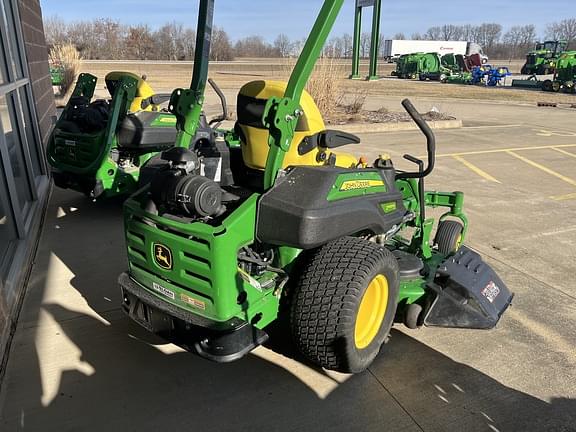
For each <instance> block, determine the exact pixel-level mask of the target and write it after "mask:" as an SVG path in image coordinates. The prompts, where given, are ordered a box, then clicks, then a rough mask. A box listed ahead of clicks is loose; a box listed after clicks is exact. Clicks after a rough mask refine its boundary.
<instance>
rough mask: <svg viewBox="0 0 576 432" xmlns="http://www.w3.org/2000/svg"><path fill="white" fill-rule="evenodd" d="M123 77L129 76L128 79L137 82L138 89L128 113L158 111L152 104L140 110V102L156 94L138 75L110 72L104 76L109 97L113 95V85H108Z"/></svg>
mask: <svg viewBox="0 0 576 432" xmlns="http://www.w3.org/2000/svg"><path fill="white" fill-rule="evenodd" d="M125 76H129V77H132V78H134V79H136V80H138V88H137V90H136V97H135V98H134V100H133V101H132V103H131V104H130V109H129V111H128V112H131V113H134V112H138V111H158V106H157V105H153V104H149V105H148V106H147V107H146V108H145V109H142V102H143V101H144V100H145V99H148V98H149V97H150V96H154V95H155V94H156V92H155V91H154V90H152V87H150V84H148V83H147V82H146V81H145V80H144V78H142V77H141V76H140V75H137V74H135V73H132V72H122V71H114V72H110V73H109V74H108V75H106V78H105V80H106V85H107V86H108V90H109V91H110V92H111V94H110V96H112V97H114V95H113V94H112V93H113V85H111V84H110V83H113V82H115V81H118V80H120V79H121V78H122V77H125Z"/></svg>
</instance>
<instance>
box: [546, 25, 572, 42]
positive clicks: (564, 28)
mask: <svg viewBox="0 0 576 432" xmlns="http://www.w3.org/2000/svg"><path fill="white" fill-rule="evenodd" d="M546 37H548V38H550V39H554V40H565V41H566V42H568V46H569V47H572V45H573V44H574V42H576V18H568V19H565V20H562V21H559V22H556V23H552V24H548V26H547V27H546Z"/></svg>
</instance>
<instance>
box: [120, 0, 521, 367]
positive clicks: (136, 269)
mask: <svg viewBox="0 0 576 432" xmlns="http://www.w3.org/2000/svg"><path fill="white" fill-rule="evenodd" d="M343 1H344V0H326V1H325V2H324V4H323V6H322V9H321V11H320V14H319V17H318V19H317V21H316V23H315V25H314V28H313V29H312V32H311V35H310V37H309V39H308V41H307V43H306V45H305V47H304V50H303V52H302V55H301V56H300V58H299V60H298V62H297V64H296V66H295V69H294V71H293V73H292V75H291V77H290V80H289V82H288V83H287V84H286V83H279V82H275V81H255V82H251V83H248V84H246V85H245V86H244V87H243V88H242V89H241V90H240V93H239V95H238V103H237V114H238V120H237V122H236V125H235V127H234V129H233V130H231V131H228V132H227V133H226V134H224V136H222V137H220V138H219V139H218V140H217V142H216V143H215V144H214V148H213V147H211V146H208V147H201V146H200V147H194V146H193V147H192V148H191V149H190V150H189V149H188V148H189V146H188V144H189V143H190V142H191V140H192V137H193V136H194V135H195V133H196V128H197V126H198V124H199V118H200V102H201V100H202V97H203V92H204V88H205V83H206V73H207V67H208V54H209V45H210V32H211V28H212V15H213V8H214V0H201V1H200V13H199V23H198V31H197V38H198V39H197V41H196V43H197V46H196V53H197V57H196V60H195V70H194V75H193V79H192V84H191V88H190V89H179V90H175V91H174V93H173V94H172V99H171V101H170V107H171V111H172V112H173V113H174V114H175V116H176V118H177V125H178V136H177V139H176V146H175V147H174V148H173V149H171V150H168V151H165V152H163V153H162V161H163V164H158V165H157V166H156V172H155V173H154V174H153V176H152V181H151V182H150V183H149V184H148V185H147V186H144V187H143V188H141V189H140V190H138V191H137V192H136V193H135V194H134V195H132V196H131V197H130V198H129V199H128V200H127V201H126V202H125V204H124V222H125V234H126V244H127V252H128V259H129V269H128V271H127V272H125V273H123V274H122V275H121V276H120V277H119V283H120V286H121V293H122V307H123V310H124V311H125V312H126V313H127V314H128V315H129V316H130V317H131V318H132V319H133V320H134V321H136V322H137V323H139V324H140V325H142V326H143V327H145V328H146V329H148V330H149V331H151V332H154V333H157V334H160V335H163V336H164V337H166V339H168V340H171V341H175V342H176V343H178V344H180V345H181V346H183V347H185V348H187V349H188V350H190V351H192V352H195V353H197V354H199V355H200V356H202V357H205V358H207V359H211V360H214V361H218V362H227V361H232V360H235V359H238V358H240V357H242V356H243V355H245V354H246V353H248V352H249V351H251V350H252V349H254V348H255V347H257V346H258V345H261V344H263V343H264V342H265V341H266V340H267V338H268V333H267V332H269V329H270V324H272V323H274V322H277V323H278V324H284V323H285V324H287V326H288V328H289V329H290V330H291V334H292V336H293V340H294V342H295V344H296V346H297V347H298V348H299V350H300V351H301V352H302V353H303V354H305V355H306V356H307V357H308V358H309V359H310V360H312V361H313V362H315V363H316V364H318V365H320V366H322V367H325V368H328V369H334V370H339V371H344V372H360V371H362V370H364V369H366V368H367V367H368V366H369V365H370V364H371V362H372V361H373V360H374V358H375V356H376V355H377V354H378V352H379V351H380V348H381V346H382V345H383V343H384V341H385V339H386V337H387V335H388V333H389V331H390V328H391V326H392V325H393V323H394V322H401V323H404V324H405V325H407V326H408V327H410V328H417V327H420V326H422V325H427V326H442V327H458V328H474V329H489V328H492V327H494V326H495V325H496V323H497V322H498V320H499V318H500V316H501V315H502V314H503V313H504V311H505V310H506V308H507V307H508V305H509V304H510V302H511V300H512V294H511V293H510V291H509V290H508V289H507V287H506V286H505V284H504V283H503V282H502V280H501V279H500V278H499V277H498V276H497V275H496V273H495V272H494V270H492V268H491V267H490V266H489V265H487V264H486V263H485V262H484V261H483V260H482V258H481V257H480V255H478V254H477V253H476V252H474V251H472V250H471V249H469V248H468V247H466V246H464V245H463V244H462V243H463V241H464V240H465V238H466V232H467V226H468V224H467V219H466V217H465V215H464V213H463V208H462V205H463V194H462V192H431V191H426V190H425V189H424V179H425V177H426V176H428V175H429V174H430V173H431V172H432V170H433V168H434V162H435V139H434V135H433V134H432V131H431V130H430V128H429V127H428V126H427V124H426V122H425V121H424V120H423V119H422V117H420V115H419V114H418V112H417V111H416V109H415V108H414V107H413V106H412V104H411V103H410V102H409V101H408V100H406V101H404V102H403V105H404V108H405V109H406V110H407V111H408V113H409V114H410V115H411V116H412V118H413V119H414V121H415V122H416V124H417V125H418V126H419V127H420V129H421V130H422V132H423V133H424V135H425V136H426V139H427V148H428V155H427V161H426V162H424V161H422V160H419V159H417V158H416V157H414V156H410V155H406V156H405V158H406V159H407V160H409V161H411V162H413V163H414V164H416V166H418V169H417V170H415V171H414V172H406V171H400V170H397V169H395V168H394V166H393V164H392V162H391V160H390V159H389V158H387V157H380V158H378V159H377V160H376V161H374V163H373V164H370V165H369V164H366V163H364V161H363V160H362V159H361V160H358V159H356V158H354V157H352V156H350V155H345V154H341V153H337V152H335V151H334V150H335V149H336V148H337V147H339V146H342V145H344V144H355V143H359V141H360V140H359V139H358V138H357V137H355V136H353V135H350V134H347V133H344V132H339V131H333V130H326V128H325V126H324V123H323V120H322V116H321V114H320V112H319V111H318V108H317V107H316V105H315V104H314V101H313V100H312V98H311V97H310V95H309V94H308V93H306V91H305V90H304V87H305V84H306V82H307V80H308V79H309V77H310V75H311V72H312V70H313V68H314V65H315V63H316V61H317V59H318V57H319V55H320V53H321V50H322V47H323V45H324V43H325V41H326V38H327V36H328V34H329V31H330V29H331V28H332V26H333V24H334V21H335V19H336V17H337V15H338V13H339V11H340V9H341V7H342V4H343ZM206 166H212V167H214V166H216V167H217V169H215V170H214V169H212V170H207V169H206ZM208 171H210V174H208ZM202 173H205V174H204V175H203V174H202ZM429 207H432V208H434V207H441V208H444V209H446V211H445V213H444V214H443V215H442V217H440V223H439V225H438V226H437V228H436V230H435V231H436V233H435V237H434V240H433V241H432V235H433V234H432V233H433V231H434V219H432V218H430V217H428V216H427V214H426V209H427V208H429ZM280 328H281V326H280ZM279 333H280V334H282V332H279Z"/></svg>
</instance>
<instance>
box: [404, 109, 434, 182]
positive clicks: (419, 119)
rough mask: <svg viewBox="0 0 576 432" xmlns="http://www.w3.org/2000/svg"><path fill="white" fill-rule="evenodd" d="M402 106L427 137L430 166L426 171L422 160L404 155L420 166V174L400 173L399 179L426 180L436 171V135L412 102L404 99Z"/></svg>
mask: <svg viewBox="0 0 576 432" xmlns="http://www.w3.org/2000/svg"><path fill="white" fill-rule="evenodd" d="M402 106H403V107H404V109H405V110H406V112H407V113H408V114H409V115H410V117H412V120H414V123H416V126H418V128H419V129H420V131H422V133H423V134H424V136H425V137H426V148H427V150H428V166H427V167H426V169H424V163H423V162H422V161H421V160H420V159H417V158H415V157H414V156H410V155H404V159H407V160H409V161H410V162H413V163H415V164H418V166H419V168H420V169H419V171H418V172H399V173H397V174H396V178H397V179H402V178H424V177H426V176H427V175H429V174H430V173H431V172H432V170H433V169H434V163H435V161H436V138H435V137H434V133H433V132H432V129H430V126H428V123H426V120H424V119H423V118H422V116H421V115H420V113H419V112H418V111H417V110H416V108H415V107H414V105H412V102H410V100H409V99H404V100H403V101H402Z"/></svg>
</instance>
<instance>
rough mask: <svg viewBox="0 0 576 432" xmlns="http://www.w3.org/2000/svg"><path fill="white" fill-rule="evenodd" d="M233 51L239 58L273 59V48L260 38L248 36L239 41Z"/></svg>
mask: <svg viewBox="0 0 576 432" xmlns="http://www.w3.org/2000/svg"><path fill="white" fill-rule="evenodd" d="M234 51H235V53H236V55H237V56H239V57H273V56H274V54H276V55H278V53H275V51H276V50H275V49H274V47H272V46H271V45H270V44H268V43H267V42H266V41H265V40H264V38H263V37H262V36H256V35H254V36H248V37H246V38H244V39H240V40H239V41H237V42H236V45H235V46H234Z"/></svg>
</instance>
